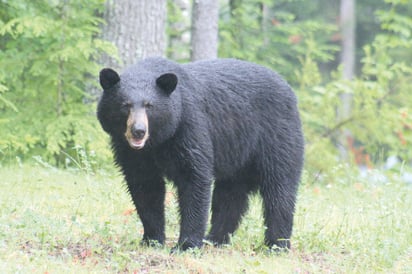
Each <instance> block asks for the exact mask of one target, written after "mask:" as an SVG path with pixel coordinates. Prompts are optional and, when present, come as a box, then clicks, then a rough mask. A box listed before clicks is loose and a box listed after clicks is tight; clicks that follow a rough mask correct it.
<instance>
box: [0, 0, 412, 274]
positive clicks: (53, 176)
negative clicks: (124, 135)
mask: <svg viewBox="0 0 412 274" xmlns="http://www.w3.org/2000/svg"><path fill="white" fill-rule="evenodd" d="M411 15H412V1H411V0H358V1H356V0H310V1H309V0H221V1H218V0H193V1H191V0H173V1H172V0H168V1H166V0H139V1H136V0H116V1H111V0H108V1H105V0H89V1H83V0H36V1H27V0H0V190H1V191H0V269H1V270H2V272H4V273H108V272H110V273H412V245H411V243H412V230H411V227H412V224H411V221H412V211H411V210H410V205H411V200H412V191H411V190H412V188H411V186H412V184H411V181H412V179H411V177H412V175H411V174H412V170H411V169H412V167H411V161H412V149H411V142H412V113H411V106H412V95H411V93H410V90H411V88H410V86H411V82H412V65H411V64H412V62H411V61H412V50H411V47H412V17H411ZM151 55H163V56H167V57H169V58H171V59H173V60H175V61H178V62H188V61H191V60H198V59H203V58H214V57H217V56H218V57H230V58H239V59H244V60H248V61H252V62H256V63H259V64H262V65H264V66H267V67H270V68H272V69H274V70H276V71H278V72H279V73H280V74H281V75H283V77H284V78H285V79H286V80H287V81H288V82H289V83H290V84H291V86H292V87H293V89H294V91H295V92H296V95H297V97H298V99H299V108H300V113H301V117H302V122H303V127H304V133H305V140H306V155H305V170H304V172H303V175H302V183H301V185H300V188H299V193H298V198H297V204H296V212H295V218H294V231H293V236H292V239H291V243H292V249H291V250H290V251H289V253H284V254H277V255H275V254H273V253H270V252H268V250H267V248H266V247H265V246H264V245H263V235H264V230H265V227H264V225H263V222H262V210H261V201H260V200H259V198H258V197H257V196H253V197H251V199H250V208H249V210H248V213H247V214H246V215H245V217H244V219H243V221H242V224H241V225H240V226H239V229H238V230H237V231H236V233H234V235H233V236H232V237H231V240H232V241H231V244H230V245H228V246H225V247H222V248H215V247H213V246H211V245H209V244H208V243H207V242H206V243H205V246H204V248H203V249H202V250H194V251H193V252H187V253H184V254H174V255H171V254H170V248H171V247H172V246H174V245H175V243H176V241H177V239H178V235H179V212H178V199H177V198H176V194H175V191H174V190H173V188H172V187H171V186H170V184H168V185H167V194H166V199H165V207H166V212H167V214H166V215H167V216H166V233H167V235H166V238H167V242H166V245H165V247H163V248H161V247H157V248H149V247H142V246H141V245H139V239H140V238H141V237H142V235H143V227H142V224H141V222H139V220H138V217H137V214H136V211H135V209H134V206H133V204H132V203H131V201H130V196H129V195H128V193H127V191H125V187H124V184H122V183H121V182H122V180H123V178H122V176H121V175H120V172H119V171H118V170H116V169H115V168H114V165H113V157H112V153H111V151H110V144H109V140H108V136H107V134H105V133H104V132H103V130H102V129H101V127H100V125H99V123H98V121H97V118H96V103H97V100H98V98H99V96H100V94H101V92H102V91H101V89H100V87H99V84H98V73H99V70H100V69H101V68H103V67H113V68H115V69H118V70H119V71H121V70H122V69H124V67H126V66H128V65H130V64H132V63H134V62H136V61H137V60H139V59H141V58H144V57H146V56H151Z"/></svg>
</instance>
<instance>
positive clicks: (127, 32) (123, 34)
mask: <svg viewBox="0 0 412 274" xmlns="http://www.w3.org/2000/svg"><path fill="white" fill-rule="evenodd" d="M104 19H105V21H106V24H105V25H104V26H103V38H104V39H105V40H108V41H110V42H112V43H114V44H115V45H116V47H117V49H118V53H119V59H120V60H116V59H114V58H111V57H105V58H104V63H105V66H110V67H113V68H115V69H120V67H124V66H129V65H131V64H134V63H136V61H137V60H139V59H142V58H145V57H149V56H163V55H164V53H165V48H166V39H165V30H166V0H139V1H135V0H117V1H112V0H108V1H106V9H105V12H104ZM119 61H120V62H119Z"/></svg>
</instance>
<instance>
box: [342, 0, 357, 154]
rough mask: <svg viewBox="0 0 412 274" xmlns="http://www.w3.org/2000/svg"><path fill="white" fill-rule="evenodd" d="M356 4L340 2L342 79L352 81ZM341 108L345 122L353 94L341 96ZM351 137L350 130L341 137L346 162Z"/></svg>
mask: <svg viewBox="0 0 412 274" xmlns="http://www.w3.org/2000/svg"><path fill="white" fill-rule="evenodd" d="M355 4H356V0H341V2H340V27H341V34H342V44H341V48H342V51H341V65H342V69H343V70H342V78H343V79H347V80H352V79H353V77H354V76H355V46H356V45H355V41H356V37H355V30H356V19H355V18H356V17H355ZM340 99H341V108H340V110H339V114H338V115H339V117H338V118H339V120H340V121H341V122H342V121H345V120H347V119H349V118H350V115H351V107H352V94H350V93H342V94H341V96H340ZM350 137H351V133H350V131H349V130H347V129H344V130H343V132H342V135H341V138H340V139H341V140H340V142H341V144H343V147H341V156H342V158H343V159H344V160H347V159H348V151H347V146H346V144H348V139H349V138H350Z"/></svg>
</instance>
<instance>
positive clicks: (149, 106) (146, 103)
mask: <svg viewBox="0 0 412 274" xmlns="http://www.w3.org/2000/svg"><path fill="white" fill-rule="evenodd" d="M144 107H145V108H152V107H153V105H152V104H151V103H149V102H145V103H144Z"/></svg>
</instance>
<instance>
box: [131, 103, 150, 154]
mask: <svg viewBox="0 0 412 274" xmlns="http://www.w3.org/2000/svg"><path fill="white" fill-rule="evenodd" d="M125 136H126V139H127V142H128V143H129V145H130V147H131V148H133V149H141V148H143V147H144V145H145V143H146V141H147V139H148V138H149V123H148V119H147V114H146V111H144V110H141V109H140V110H135V111H131V112H130V114H129V118H128V120H127V129H126V133H125Z"/></svg>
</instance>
